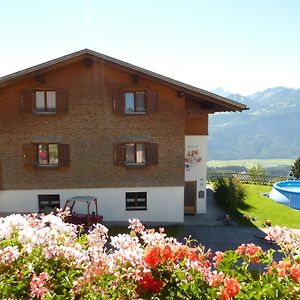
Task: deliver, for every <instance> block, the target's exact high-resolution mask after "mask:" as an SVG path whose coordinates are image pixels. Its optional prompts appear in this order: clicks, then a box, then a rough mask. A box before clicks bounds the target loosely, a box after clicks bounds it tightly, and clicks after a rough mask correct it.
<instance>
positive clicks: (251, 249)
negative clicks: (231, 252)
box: [236, 243, 263, 263]
mask: <svg viewBox="0 0 300 300" xmlns="http://www.w3.org/2000/svg"><path fill="white" fill-rule="evenodd" d="M236 253H237V254H239V255H241V256H243V255H245V256H246V257H248V258H249V259H250V260H251V262H253V263H257V262H258V261H259V255H261V254H263V250H262V248H261V247H259V246H256V245H255V244H253V243H251V244H247V245H245V244H242V245H240V246H239V247H238V248H237V250H236Z"/></svg>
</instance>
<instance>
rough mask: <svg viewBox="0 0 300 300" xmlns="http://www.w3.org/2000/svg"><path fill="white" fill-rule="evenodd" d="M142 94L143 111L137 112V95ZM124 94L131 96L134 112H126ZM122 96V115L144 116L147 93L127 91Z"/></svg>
mask: <svg viewBox="0 0 300 300" xmlns="http://www.w3.org/2000/svg"><path fill="white" fill-rule="evenodd" d="M138 93H143V95H144V110H143V111H137V96H136V95H137V94H138ZM126 94H133V104H134V111H132V112H131V111H127V110H126ZM123 95H124V114H125V115H145V114H146V113H147V92H146V91H144V90H136V91H132V90H128V91H124V92H123Z"/></svg>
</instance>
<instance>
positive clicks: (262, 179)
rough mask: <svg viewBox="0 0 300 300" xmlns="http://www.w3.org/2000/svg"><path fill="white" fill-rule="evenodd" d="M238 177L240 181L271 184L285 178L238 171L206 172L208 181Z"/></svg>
mask: <svg viewBox="0 0 300 300" xmlns="http://www.w3.org/2000/svg"><path fill="white" fill-rule="evenodd" d="M233 177H235V178H238V179H239V180H240V182H242V183H252V184H264V185H273V184H274V183H275V182H278V181H282V180H286V177H283V176H272V175H252V174H248V173H239V172H211V171H209V172H208V173H207V180H208V181H215V180H217V179H219V178H233Z"/></svg>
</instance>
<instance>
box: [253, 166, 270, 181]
mask: <svg viewBox="0 0 300 300" xmlns="http://www.w3.org/2000/svg"><path fill="white" fill-rule="evenodd" d="M249 175H250V177H251V179H252V181H263V180H264V179H265V177H266V170H265V169H264V168H263V167H262V166H261V165H257V166H254V167H252V168H251V169H250V170H249Z"/></svg>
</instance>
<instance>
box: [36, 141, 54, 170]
mask: <svg viewBox="0 0 300 300" xmlns="http://www.w3.org/2000/svg"><path fill="white" fill-rule="evenodd" d="M49 145H56V146H57V163H56V164H51V163H50V152H49ZM39 146H47V160H48V163H47V164H40V159H39V158H40V156H39ZM35 151H36V161H35V162H36V166H37V167H41V168H57V167H59V144H58V143H37V144H35Z"/></svg>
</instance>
